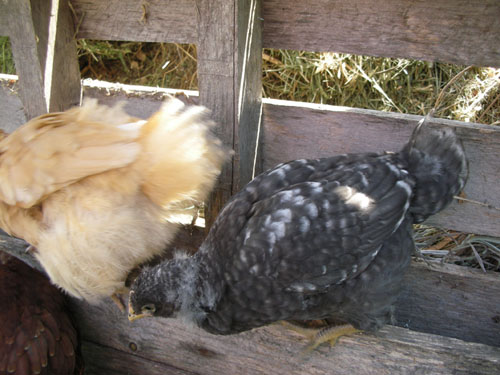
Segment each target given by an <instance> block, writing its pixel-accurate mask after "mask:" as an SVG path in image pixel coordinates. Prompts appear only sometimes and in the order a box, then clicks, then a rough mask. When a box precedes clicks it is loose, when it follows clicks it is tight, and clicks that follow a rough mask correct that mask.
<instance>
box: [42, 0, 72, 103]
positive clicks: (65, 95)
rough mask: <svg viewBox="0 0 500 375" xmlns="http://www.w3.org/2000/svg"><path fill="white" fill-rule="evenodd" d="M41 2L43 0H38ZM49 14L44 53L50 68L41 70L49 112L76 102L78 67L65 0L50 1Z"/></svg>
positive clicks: (70, 16) (69, 16) (70, 20)
mask: <svg viewBox="0 0 500 375" xmlns="http://www.w3.org/2000/svg"><path fill="white" fill-rule="evenodd" d="M42 1H43V0H42ZM56 2H57V3H58V7H54V6H53V7H52V13H51V16H50V20H51V24H50V29H49V40H48V49H47V50H48V53H51V54H52V56H48V58H47V62H46V64H51V69H47V70H46V71H45V72H46V74H45V83H44V84H45V87H46V90H45V93H46V94H48V93H50V94H49V98H46V100H47V102H48V110H49V112H57V111H65V110H66V109H68V108H71V107H73V106H75V105H79V104H80V95H81V80H80V66H79V64H78V55H77V51H76V41H75V38H74V37H75V28H74V26H73V17H72V15H71V11H70V8H69V5H68V0H52V3H53V4H54V3H56Z"/></svg>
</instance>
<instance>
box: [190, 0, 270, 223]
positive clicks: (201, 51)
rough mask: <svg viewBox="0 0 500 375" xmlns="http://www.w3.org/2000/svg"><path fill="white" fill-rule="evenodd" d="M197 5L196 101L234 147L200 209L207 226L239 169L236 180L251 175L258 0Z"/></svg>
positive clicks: (255, 115)
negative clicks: (209, 194) (205, 203)
mask: <svg viewBox="0 0 500 375" xmlns="http://www.w3.org/2000/svg"><path fill="white" fill-rule="evenodd" d="M196 10H197V14H198V86H199V90H200V104H203V105H205V106H207V107H208V108H209V109H210V110H211V111H212V116H213V118H214V120H215V121H216V122H217V124H218V126H219V127H218V132H219V134H218V135H219V137H220V138H221V139H222V140H223V142H224V143H225V144H226V145H228V146H229V147H231V148H234V150H235V156H234V161H233V163H232V164H229V163H228V164H227V165H226V166H225V167H224V169H223V171H222V174H221V178H220V182H221V183H220V184H219V186H218V187H216V189H215V192H214V193H213V194H212V196H211V198H210V201H209V204H208V210H207V211H206V212H205V215H206V219H207V227H210V224H211V223H212V222H213V220H214V218H215V217H216V215H217V213H218V212H219V211H220V209H221V208H222V206H223V205H224V203H225V202H226V201H227V200H228V199H229V197H230V195H231V193H232V192H233V191H234V190H237V189H238V187H239V185H240V183H239V182H240V172H241V171H243V172H242V174H243V178H242V181H241V183H246V182H247V181H249V180H250V179H251V175H252V172H251V171H252V169H253V159H254V153H255V142H256V135H257V124H258V119H259V117H260V91H261V90H260V87H261V86H260V85H261V82H260V75H261V68H260V64H261V50H262V48H261V41H260V40H261V31H260V29H261V19H260V16H259V12H260V0H252V1H243V0H233V1H223V0H218V1H208V0H197V1H196ZM240 89H241V90H240ZM240 124H241V126H240ZM240 136H241V137H243V139H242V141H241V142H240V141H239V140H238V139H239V137H240ZM240 166H241V169H240Z"/></svg>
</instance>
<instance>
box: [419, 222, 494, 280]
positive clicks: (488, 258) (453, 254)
mask: <svg viewBox="0 0 500 375" xmlns="http://www.w3.org/2000/svg"><path fill="white" fill-rule="evenodd" d="M415 242H416V245H417V249H418V252H419V253H420V255H421V256H422V257H423V258H424V259H429V260H440V261H441V262H444V263H453V264H457V265H460V266H468V267H472V268H478V269H482V270H483V271H486V270H488V271H497V272H500V238H495V237H489V236H479V235H475V234H467V233H460V232H455V231H449V230H443V229H438V228H434V227H428V226H425V225H415Z"/></svg>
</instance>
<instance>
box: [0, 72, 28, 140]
mask: <svg viewBox="0 0 500 375" xmlns="http://www.w3.org/2000/svg"><path fill="white" fill-rule="evenodd" d="M25 122H26V115H25V114H24V107H23V103H22V102H21V99H20V98H19V85H18V83H17V76H8V75H5V74H2V75H0V129H2V130H4V131H6V132H7V133H11V132H12V131H14V130H15V129H17V128H18V127H19V126H20V125H22V124H24V123H25Z"/></svg>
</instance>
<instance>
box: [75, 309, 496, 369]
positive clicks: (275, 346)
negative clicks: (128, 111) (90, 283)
mask: <svg viewBox="0 0 500 375" xmlns="http://www.w3.org/2000/svg"><path fill="white" fill-rule="evenodd" d="M73 310H74V313H75V315H76V317H77V320H78V322H79V324H80V327H81V332H82V338H83V340H84V341H87V342H92V343H95V344H97V345H99V346H105V347H109V348H112V349H114V350H118V351H120V352H123V353H128V354H129V355H134V356H137V358H135V359H134V360H131V361H129V363H130V365H131V366H134V362H136V360H137V359H138V358H140V359H141V361H142V362H141V363H140V365H139V366H144V367H139V368H140V369H141V371H139V372H138V369H136V368H134V367H131V368H130V370H131V372H132V373H150V372H149V371H151V370H149V367H148V366H150V364H151V362H154V363H155V364H156V363H159V364H165V365H168V366H169V367H173V368H175V369H176V371H177V370H182V371H186V372H188V373H197V374H207V375H208V374H271V373H276V372H278V373H283V374H292V375H294V374H316V375H319V374H349V375H351V374H401V373H405V374H464V375H465V374H471V373H474V374H496V373H497V372H498V368H499V366H500V348H495V347H490V346H486V345H483V344H476V343H468V342H464V341H460V340H456V339H452V338H447V337H442V336H436V335H429V334H424V333H419V332H415V331H410V330H406V329H403V328H399V327H391V326H386V327H384V328H383V329H382V330H381V331H379V332H378V333H377V334H376V335H373V334H357V335H355V336H351V337H344V338H341V339H340V341H339V343H338V344H337V346H335V347H334V348H330V347H329V345H323V346H321V347H319V348H318V349H317V350H316V351H314V352H313V353H312V354H311V355H309V356H306V357H301V356H300V351H301V350H302V349H303V347H304V345H306V343H307V341H306V340H305V339H304V338H303V337H302V336H300V335H298V334H296V333H295V332H293V331H290V330H288V329H286V328H285V327H282V326H279V325H274V326H268V327H263V328H259V329H255V330H252V331H249V332H244V333H241V334H238V335H232V336H215V335H210V334H208V333H206V332H203V331H201V330H199V329H197V328H195V327H188V326H186V325H184V324H183V323H182V322H181V321H179V320H175V319H143V320H139V321H136V322H133V323H130V322H128V320H127V318H126V316H125V315H124V314H122V313H120V312H119V311H118V309H117V308H116V306H114V305H112V304H108V303H102V304H100V305H98V306H89V305H87V304H85V303H81V302H79V301H73ZM131 347H133V348H136V350H135V351H134V352H132V351H131V350H130V348H131ZM97 354H98V355H97V356H96V357H92V353H89V352H88V351H87V357H86V361H91V362H93V361H94V358H95V362H99V360H100V359H102V356H101V355H99V353H97ZM94 355H95V354H94ZM107 362H108V363H109V362H111V361H109V360H108V361H107ZM99 366H101V367H100V370H101V371H102V372H101V373H104V370H107V369H108V368H110V369H111V370H110V371H112V367H111V365H108V364H107V363H102V362H100V364H99ZM108 366H109V367H108ZM106 373H107V372H106ZM111 373H113V372H111ZM151 373H157V372H155V371H151Z"/></svg>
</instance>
